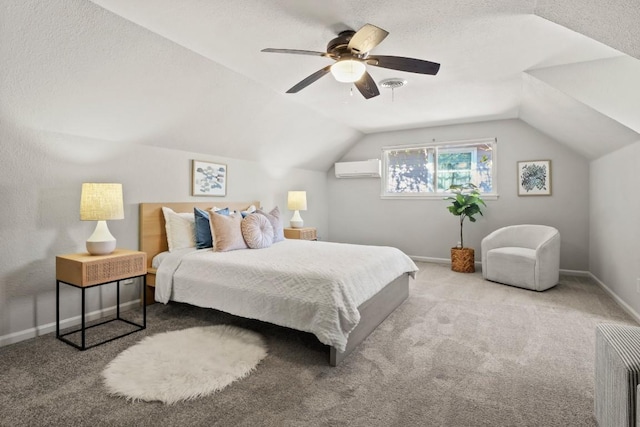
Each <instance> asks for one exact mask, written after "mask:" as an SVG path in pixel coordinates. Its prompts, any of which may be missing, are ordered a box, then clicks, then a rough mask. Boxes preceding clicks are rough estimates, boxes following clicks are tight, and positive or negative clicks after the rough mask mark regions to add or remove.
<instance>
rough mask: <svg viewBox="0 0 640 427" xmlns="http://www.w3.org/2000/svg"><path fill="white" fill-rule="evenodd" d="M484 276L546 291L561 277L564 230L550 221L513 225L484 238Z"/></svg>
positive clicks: (506, 283) (495, 280) (482, 245)
mask: <svg viewBox="0 0 640 427" xmlns="http://www.w3.org/2000/svg"><path fill="white" fill-rule="evenodd" d="M481 248H482V277H483V278H485V279H486V280H491V281H492V282H498V283H502V284H505V285H511V286H517V287H520V288H525V289H531V290H534V291H544V290H546V289H549V288H551V287H553V286H555V285H556V284H557V283H558V280H559V278H560V233H559V232H558V230H557V229H555V228H553V227H549V226H546V225H533V224H523V225H511V226H508V227H503V228H500V229H498V230H496V231H494V232H493V233H491V234H489V235H488V236H486V237H485V238H484V239H482V244H481Z"/></svg>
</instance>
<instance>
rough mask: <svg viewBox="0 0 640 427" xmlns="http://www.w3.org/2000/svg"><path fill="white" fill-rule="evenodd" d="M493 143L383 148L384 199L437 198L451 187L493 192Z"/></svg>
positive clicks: (479, 142)
mask: <svg viewBox="0 0 640 427" xmlns="http://www.w3.org/2000/svg"><path fill="white" fill-rule="evenodd" d="M495 148H496V142H495V140H489V139H487V140H479V141H478V142H472V141H465V142H457V143H456V142H450V143H446V142H443V143H433V144H425V145H423V146H419V145H416V146H404V147H398V148H394V147H386V148H384V149H383V157H384V159H385V162H386V163H385V165H386V167H385V169H384V171H383V174H384V176H383V194H382V195H383V196H385V195H387V196H402V195H403V194H406V195H407V196H421V195H423V194H424V195H425V196H436V195H438V193H443V192H446V191H448V189H449V187H450V186H451V185H464V184H468V183H472V184H475V185H476V186H477V187H478V188H479V190H480V192H481V193H495V192H496V188H495V185H494V183H493V180H494V174H495V170H494V167H496V165H495V164H494V161H495V155H494V149H495Z"/></svg>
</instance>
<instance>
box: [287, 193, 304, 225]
mask: <svg viewBox="0 0 640 427" xmlns="http://www.w3.org/2000/svg"><path fill="white" fill-rule="evenodd" d="M287 207H288V208H289V210H291V211H295V212H294V213H293V217H291V221H290V224H291V227H292V228H302V227H303V225H304V222H303V220H302V217H301V216H300V212H299V211H306V210H307V192H306V191H289V197H288V198H287Z"/></svg>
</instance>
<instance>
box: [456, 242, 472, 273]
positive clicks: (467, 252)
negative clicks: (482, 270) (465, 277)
mask: <svg viewBox="0 0 640 427" xmlns="http://www.w3.org/2000/svg"><path fill="white" fill-rule="evenodd" d="M451 270H453V271H457V272H458V273H474V272H475V271H476V265H475V251H474V250H473V249H472V248H451Z"/></svg>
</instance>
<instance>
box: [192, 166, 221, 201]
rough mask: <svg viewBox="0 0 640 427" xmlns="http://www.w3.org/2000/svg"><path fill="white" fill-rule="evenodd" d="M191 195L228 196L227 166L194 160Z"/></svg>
mask: <svg viewBox="0 0 640 427" xmlns="http://www.w3.org/2000/svg"><path fill="white" fill-rule="evenodd" d="M191 194H192V195H193V196H226V195H227V165H223V164H220V163H211V162H203V161H200V160H192V161H191Z"/></svg>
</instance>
